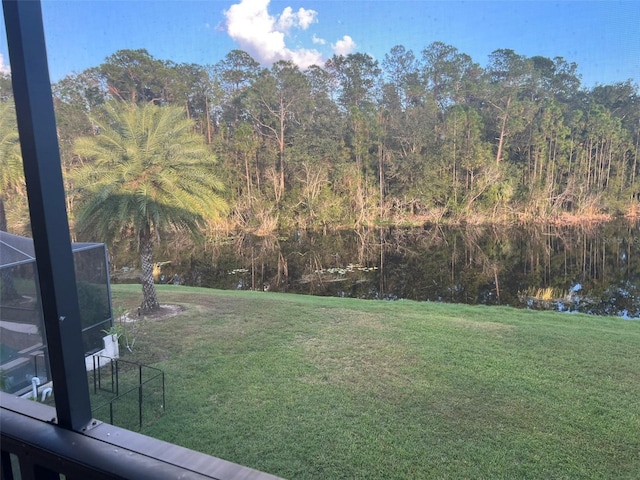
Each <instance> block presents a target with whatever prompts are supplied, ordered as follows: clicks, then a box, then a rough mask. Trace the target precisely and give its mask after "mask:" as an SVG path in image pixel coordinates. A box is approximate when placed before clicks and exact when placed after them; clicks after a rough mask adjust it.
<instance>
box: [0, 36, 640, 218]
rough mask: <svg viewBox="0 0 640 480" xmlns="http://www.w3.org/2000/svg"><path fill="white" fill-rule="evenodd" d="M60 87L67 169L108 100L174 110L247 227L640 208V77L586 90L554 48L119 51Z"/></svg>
mask: <svg viewBox="0 0 640 480" xmlns="http://www.w3.org/2000/svg"><path fill="white" fill-rule="evenodd" d="M3 85H5V88H2V96H3V97H7V96H8V94H7V89H6V79H4V80H3ZM54 97H55V98H54V100H55V107H56V114H57V120H58V128H59V138H60V145H61V150H62V155H63V161H64V168H65V171H67V172H71V171H73V170H74V169H76V168H77V167H78V164H79V163H82V159H80V158H79V156H78V154H77V152H76V151H75V150H74V144H75V142H76V141H77V139H78V138H80V137H84V136H95V135H99V134H100V132H99V129H98V128H97V127H96V125H97V124H98V123H99V122H98V121H97V118H98V117H100V115H103V113H102V112H103V111H104V109H105V106H108V105H109V104H112V103H116V102H117V103H124V104H128V105H138V106H144V105H145V104H148V103H152V104H154V105H158V106H161V107H168V106H177V107H180V108H182V109H183V112H184V115H185V116H186V118H188V119H190V121H191V122H192V124H193V129H194V131H196V132H197V133H199V134H200V135H202V137H203V138H204V139H205V142H206V143H207V144H208V145H209V146H210V148H211V150H212V151H213V152H214V154H215V157H216V158H217V164H216V166H215V172H216V175H217V177H218V178H219V179H221V180H222V182H223V183H224V184H225V185H226V186H227V190H226V193H225V194H224V195H225V196H226V200H227V201H228V203H229V205H230V206H231V208H230V210H229V215H228V217H227V221H228V224H229V225H231V226H232V227H237V228H242V229H254V230H260V229H263V230H265V229H266V230H268V229H273V228H276V227H285V228H286V227H296V228H331V227H337V226H358V225H364V224H389V223H392V224H402V223H424V222H433V221H436V222H437V221H449V222H464V221H466V222H486V221H489V222H513V221H530V220H534V219H557V218H562V217H563V216H565V217H566V216H567V215H573V216H575V217H579V218H584V217H591V216H594V215H598V214H609V215H624V214H632V215H633V214H637V213H638V211H639V209H638V195H639V194H640V187H639V185H638V179H637V176H638V169H639V166H638V156H639V153H640V152H639V149H640V100H639V99H640V97H639V95H638V86H637V85H635V84H634V83H632V82H631V81H627V82H623V83H616V84H613V85H598V86H596V87H593V88H591V89H586V88H583V87H581V83H580V77H579V75H578V73H577V65H576V64H575V63H571V62H567V61H566V60H564V59H563V58H561V57H556V58H553V59H550V58H546V57H540V56H535V57H526V56H523V55H519V54H517V53H516V52H514V51H513V50H509V49H500V50H496V51H494V52H493V53H492V54H491V55H490V57H489V61H488V63H487V65H486V66H485V67H481V66H480V65H479V64H478V63H476V62H474V61H473V59H472V58H471V57H470V56H468V55H466V54H464V53H461V52H459V51H458V50H457V49H456V48H455V47H453V46H450V45H446V44H444V43H441V42H435V43H432V44H431V45H429V46H428V47H426V48H425V49H424V50H422V51H421V52H419V53H418V54H415V53H414V52H413V51H411V50H407V49H406V48H404V47H402V46H396V47H394V48H392V49H391V50H390V52H389V53H388V54H386V55H385V57H384V59H382V60H381V61H380V62H378V61H377V60H375V59H373V58H372V57H371V56H369V55H367V54H363V53H355V54H349V55H346V56H334V57H333V58H331V59H329V60H328V61H327V62H326V63H325V64H324V65H322V66H312V67H310V68H308V69H307V70H304V71H303V70H300V69H299V68H298V67H297V66H296V65H295V64H293V63H291V62H285V61H279V62H276V63H275V64H273V66H272V67H271V68H268V69H267V68H262V67H261V66H260V65H259V64H258V63H257V62H256V61H255V60H254V59H253V58H252V57H251V56H250V55H249V54H248V53H246V52H244V51H240V50H233V51H231V52H229V53H228V54H227V55H226V56H225V58H224V59H223V60H221V61H220V62H218V63H216V64H215V65H208V66H201V65H195V64H176V63H174V62H171V61H165V60H159V59H156V58H154V57H152V56H151V55H150V54H149V53H148V52H147V51H146V50H121V51H118V52H116V53H114V54H113V55H111V56H109V57H108V58H106V59H105V61H104V63H102V64H101V65H99V66H97V67H94V68H90V69H88V70H86V71H84V72H81V73H78V74H73V75H69V76H67V77H66V78H64V79H63V80H61V81H59V82H57V83H56V84H55V85H54ZM69 177H70V178H71V177H72V176H71V175H70V176H69ZM3 190H4V188H3Z"/></svg>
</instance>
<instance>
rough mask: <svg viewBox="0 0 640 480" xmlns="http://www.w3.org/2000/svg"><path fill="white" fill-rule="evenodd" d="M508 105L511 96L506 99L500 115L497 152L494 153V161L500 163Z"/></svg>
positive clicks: (505, 134)
mask: <svg viewBox="0 0 640 480" xmlns="http://www.w3.org/2000/svg"><path fill="white" fill-rule="evenodd" d="M509 105H511V97H509V98H508V99H507V106H506V107H505V109H504V116H503V117H502V126H501V127H500V138H499V140H498V153H497V154H496V163H500V160H502V147H503V145H504V138H505V137H506V136H507V133H506V131H507V118H508V117H509Z"/></svg>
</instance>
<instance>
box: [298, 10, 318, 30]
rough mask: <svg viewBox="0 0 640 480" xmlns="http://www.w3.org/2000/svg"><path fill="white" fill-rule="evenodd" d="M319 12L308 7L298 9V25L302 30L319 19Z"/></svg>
mask: <svg viewBox="0 0 640 480" xmlns="http://www.w3.org/2000/svg"><path fill="white" fill-rule="evenodd" d="M317 18H318V12H316V11H315V10H307V9H306V8H300V10H298V25H300V28H301V29H302V30H306V29H307V28H309V25H311V24H312V23H316V22H317V21H318V20H317Z"/></svg>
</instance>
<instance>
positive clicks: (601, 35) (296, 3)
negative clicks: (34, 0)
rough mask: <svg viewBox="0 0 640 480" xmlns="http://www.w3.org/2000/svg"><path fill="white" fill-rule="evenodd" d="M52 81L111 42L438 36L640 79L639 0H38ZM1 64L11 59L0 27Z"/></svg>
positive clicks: (268, 44) (347, 44) (170, 50)
mask: <svg viewBox="0 0 640 480" xmlns="http://www.w3.org/2000/svg"><path fill="white" fill-rule="evenodd" d="M43 16H44V22H45V34H46V38H47V48H48V52H49V68H50V71H51V79H52V81H57V80H59V79H61V78H63V77H64V76H65V75H66V74H68V73H71V72H80V71H82V70H83V69H85V68H88V67H92V66H96V65H99V64H100V63H102V62H103V61H104V59H105V57H107V56H108V55H110V54H112V53H114V52H115V51H117V50H118V49H123V48H130V49H137V48H146V49H147V50H148V51H149V53H150V54H151V55H153V56H154V57H156V58H159V59H170V60H173V61H175V62H178V63H182V62H189V63H191V62H193V63H198V64H202V65H205V64H214V63H216V62H218V61H219V60H221V59H222V58H223V57H224V56H225V55H226V54H227V53H228V52H229V51H231V50H232V49H234V48H240V49H243V50H246V51H248V52H249V53H251V54H252V55H253V56H254V58H256V59H257V60H259V61H261V63H263V64H264V65H269V64H270V63H271V62H272V61H273V60H277V59H282V58H284V59H290V60H294V61H296V62H297V63H299V64H300V65H301V66H303V67H304V66H305V65H307V64H309V63H321V62H324V60H326V59H327V58H329V57H331V55H333V54H334V53H336V52H337V53H345V54H346V53H350V52H362V53H368V54H370V55H372V56H373V57H374V58H376V59H377V60H380V61H381V60H382V59H383V58H384V55H385V53H388V52H389V50H390V49H391V48H392V47H393V46H395V45H404V46H405V47H406V48H407V49H412V50H413V51H414V53H416V54H417V55H419V53H420V51H421V50H422V49H423V48H425V47H426V46H428V45H429V44H430V43H431V42H434V41H442V42H445V43H448V44H450V45H453V46H455V47H456V48H457V49H458V50H459V51H460V52H463V53H467V54H469V55H470V56H471V57H472V58H473V60H474V61H476V62H478V63H480V64H481V65H485V64H486V62H487V58H488V55H489V54H490V53H491V52H492V51H494V50H496V49H498V48H510V49H513V50H515V51H516V52H517V53H519V54H523V55H526V56H533V55H543V56H547V57H551V58H553V57H555V56H562V57H564V58H565V60H567V61H570V62H576V63H577V64H578V66H579V73H580V74H582V81H583V85H584V86H587V87H591V86H593V85H595V84H597V83H600V84H607V83H613V82H617V81H625V80H627V79H632V80H633V81H634V82H636V83H640V1H637V0H625V1H586V2H585V1H568V0H565V1H546V0H543V1H536V2H528V1H506V0H502V1H492V2H487V1H435V2H434V1H423V0H402V1H394V0H376V1H373V0H367V1H357V0H342V1H333V0H322V1H319V0H314V1H309V0H288V1H280V0H271V1H269V0H227V1H222V0H208V1H204V0H198V1H195V0H181V1H178V0H161V1H155V0H135V1H125V0H109V1H95V0H85V1H80V0H75V1H68V0H43ZM0 29H1V30H2V35H1V37H0V55H2V59H0V68H4V67H5V66H6V64H7V63H8V60H7V58H8V57H7V47H6V36H5V34H4V24H2V26H0Z"/></svg>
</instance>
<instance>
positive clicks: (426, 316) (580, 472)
mask: <svg viewBox="0 0 640 480" xmlns="http://www.w3.org/2000/svg"><path fill="white" fill-rule="evenodd" d="M139 288H140V287H139V286H132V285H114V286H113V297H114V305H121V306H123V307H125V308H133V307H134V306H135V305H137V304H139V302H140V293H139ZM159 294H160V300H161V303H177V304H180V305H182V306H184V307H185V311H184V312H183V313H182V314H180V315H178V316H175V317H169V318H164V319H157V320H152V319H150V320H148V321H145V322H144V323H143V325H142V327H141V329H140V330H139V332H138V338H137V342H136V345H135V348H134V351H133V353H132V354H127V355H126V356H125V359H130V360H136V361H140V362H143V363H147V364H151V365H153V366H157V367H159V368H162V369H163V370H164V371H165V372H166V376H167V413H166V414H165V415H164V416H162V417H161V418H159V419H158V420H157V421H155V423H153V424H152V425H150V426H148V427H145V429H144V430H143V433H145V434H148V435H151V436H154V437H157V438H160V439H163V440H167V441H170V442H173V443H176V444H179V445H183V446H185V447H188V448H192V449H195V450H199V451H202V452H205V453H208V454H211V455H215V456H218V457H221V458H225V459H227V460H231V461H234V462H237V463H241V464H244V465H247V466H250V467H253V468H257V469H259V470H263V471H266V472H269V473H273V474H276V475H279V476H282V477H285V478H291V479H294V478H295V479H315V478H322V479H334V478H349V479H357V478H367V479H370V478H385V479H405V478H406V479H415V478H429V479H437V478H447V479H449V478H451V479H457V478H472V479H481V478H486V479H501V478H504V479H516V478H517V479H527V478H531V479H552V478H553V479H556V478H557V479H583V478H589V479H591V478H593V479H598V478H602V479H611V478H616V479H624V478H628V479H635V478H638V472H640V433H639V432H640V402H639V400H638V399H639V398H640V322H634V321H628V320H627V321H625V320H621V319H618V318H608V317H592V316H586V315H578V314H573V315H568V314H559V313H549V312H539V311H527V310H516V309H512V308H502V307H472V306H464V305H445V304H437V303H419V302H411V301H399V302H378V301H363V300H354V299H338V298H320V297H311V296H298V295H286V294H276V293H265V292H236V291H216V290H209V289H198V288H188V287H177V286H164V287H160V288H159Z"/></svg>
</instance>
